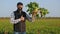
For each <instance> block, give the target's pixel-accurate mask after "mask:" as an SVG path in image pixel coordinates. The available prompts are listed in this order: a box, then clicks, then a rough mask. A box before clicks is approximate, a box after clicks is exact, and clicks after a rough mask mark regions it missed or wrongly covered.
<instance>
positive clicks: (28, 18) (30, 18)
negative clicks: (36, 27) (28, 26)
mask: <svg viewBox="0 0 60 34" xmlns="http://www.w3.org/2000/svg"><path fill="white" fill-rule="evenodd" d="M26 19H27V20H28V21H30V22H32V17H30V16H29V15H28V14H27V13H26Z"/></svg>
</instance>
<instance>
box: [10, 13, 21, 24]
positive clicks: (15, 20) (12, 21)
mask: <svg viewBox="0 0 60 34" xmlns="http://www.w3.org/2000/svg"><path fill="white" fill-rule="evenodd" d="M14 18H15V16H14V13H11V17H10V22H11V23H12V24H16V23H18V22H19V21H21V20H20V19H14Z"/></svg>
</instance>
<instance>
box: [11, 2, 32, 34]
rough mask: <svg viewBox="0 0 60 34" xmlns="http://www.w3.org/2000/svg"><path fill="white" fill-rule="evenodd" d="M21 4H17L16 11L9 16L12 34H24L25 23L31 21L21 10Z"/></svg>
mask: <svg viewBox="0 0 60 34" xmlns="http://www.w3.org/2000/svg"><path fill="white" fill-rule="evenodd" d="M22 8H23V3H21V2H18V3H17V10H16V11H14V12H13V13H12V15H11V23H13V25H14V34H26V24H25V21H26V19H28V20H29V21H32V19H31V18H30V17H29V16H28V15H27V14H26V13H25V12H24V11H23V10H22Z"/></svg>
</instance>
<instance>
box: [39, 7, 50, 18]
mask: <svg viewBox="0 0 60 34" xmlns="http://www.w3.org/2000/svg"><path fill="white" fill-rule="evenodd" d="M39 10H40V14H41V17H43V16H44V17H45V15H46V14H48V13H49V12H48V10H47V9H45V8H40V9H39Z"/></svg>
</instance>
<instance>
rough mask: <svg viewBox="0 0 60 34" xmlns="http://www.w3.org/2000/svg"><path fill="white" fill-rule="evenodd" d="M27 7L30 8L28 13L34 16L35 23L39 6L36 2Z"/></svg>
mask: <svg viewBox="0 0 60 34" xmlns="http://www.w3.org/2000/svg"><path fill="white" fill-rule="evenodd" d="M26 7H28V9H27V12H29V14H32V19H33V21H35V16H36V15H37V12H38V9H39V6H38V4H37V3H36V2H30V3H29V4H27V5H26Z"/></svg>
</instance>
